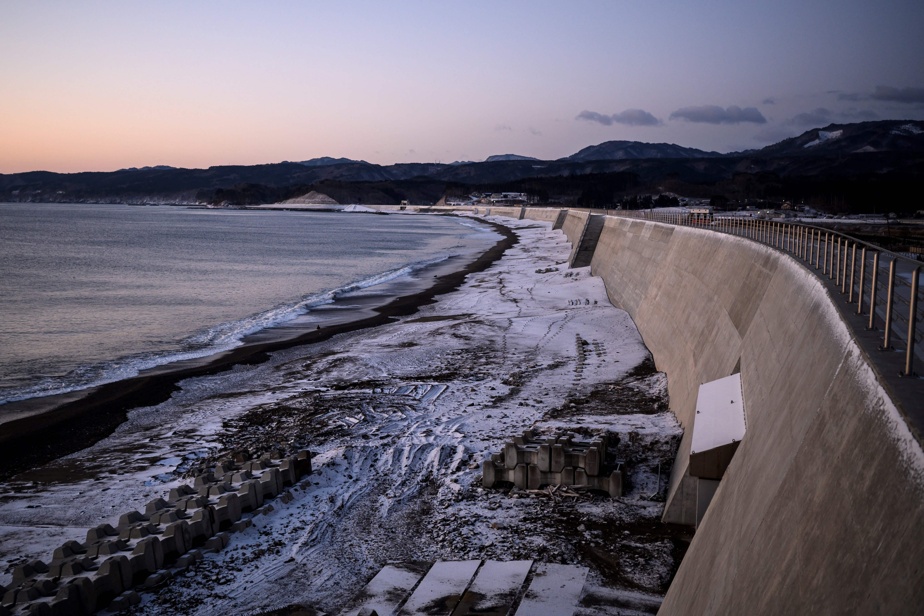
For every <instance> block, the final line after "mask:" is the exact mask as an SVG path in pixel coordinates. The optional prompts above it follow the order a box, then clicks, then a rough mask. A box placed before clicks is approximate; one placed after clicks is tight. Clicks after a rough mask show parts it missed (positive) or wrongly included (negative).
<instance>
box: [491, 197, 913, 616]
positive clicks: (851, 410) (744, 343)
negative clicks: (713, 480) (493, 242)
mask: <svg viewBox="0 0 924 616" xmlns="http://www.w3.org/2000/svg"><path fill="white" fill-rule="evenodd" d="M478 213H480V214H488V213H490V214H491V215H500V216H509V217H514V218H526V219H534V220H543V221H548V222H552V223H553V225H554V226H555V227H556V228H561V229H562V230H563V232H564V233H565V235H566V236H567V237H568V239H569V240H570V241H571V243H572V246H573V247H574V250H573V251H572V262H573V261H574V260H575V257H577V255H578V253H579V252H580V251H581V250H582V249H583V250H584V251H585V255H586V251H587V249H588V248H590V249H591V253H592V254H591V257H590V258H589V260H588V262H589V264H590V266H591V271H592V273H593V274H594V275H597V276H600V277H601V278H602V279H603V281H604V282H605V284H606V289H607V294H608V296H609V298H610V300H611V301H612V303H613V304H614V305H616V306H618V307H620V308H623V309H624V310H626V311H627V312H628V313H629V314H630V315H631V316H632V318H633V319H634V321H635V323H636V325H637V326H638V328H639V331H640V332H641V334H642V337H643V338H644V340H645V343H646V345H647V346H648V348H649V349H650V351H651V352H652V354H653V356H654V358H655V362H656V363H657V365H658V369H660V370H663V371H665V372H666V373H667V375H668V388H669V394H670V404H671V408H672V410H673V412H674V413H675V415H676V416H677V418H678V419H679V420H680V422H681V423H682V424H683V426H684V428H685V432H684V438H683V441H682V443H681V446H680V451H679V453H678V458H677V460H676V462H675V464H674V470H673V475H672V478H671V485H670V491H669V497H668V503H667V505H666V507H665V513H664V519H665V521H672V522H681V523H688V524H691V525H692V524H694V523H695V524H697V530H696V535H695V537H694V539H693V542H692V544H691V546H690V549H689V551H688V552H687V554H686V557H685V558H684V561H683V563H682V564H681V567H680V569H679V571H678V573H677V575H676V577H675V579H674V581H673V583H672V584H671V587H670V589H669V591H668V593H667V596H666V598H665V601H664V604H663V606H662V609H661V613H665V614H704V613H727V614H743V613H775V614H778V613H816V612H824V613H890V614H894V613H914V612H916V611H917V609H918V608H919V606H920V605H921V604H922V603H924V584H921V583H920V581H921V578H922V572H921V566H922V565H921V563H922V562H924V540H922V538H921V537H922V535H921V528H924V453H922V449H921V444H920V441H919V440H918V437H916V436H915V434H914V432H913V430H912V429H911V428H909V425H908V424H907V423H906V422H905V419H904V417H903V412H907V411H914V409H906V408H899V407H898V405H899V403H897V402H896V400H897V399H898V398H899V397H895V396H890V394H889V388H888V387H887V386H884V385H883V382H884V381H883V378H882V377H881V374H879V372H878V371H877V368H876V366H875V365H874V362H873V360H871V358H870V357H869V356H868V355H867V353H866V352H865V351H864V350H863V349H862V348H861V346H860V345H859V344H858V342H857V339H856V336H855V335H854V333H852V331H851V330H850V329H849V328H848V326H847V324H846V322H845V321H844V320H843V319H842V318H841V316H840V313H839V312H838V310H837V308H836V306H835V304H834V302H835V301H837V298H835V297H832V295H831V294H830V292H829V290H828V289H827V288H826V286H825V284H824V282H823V281H822V280H821V279H819V278H818V277H817V276H816V275H815V274H814V273H812V272H811V271H810V270H809V269H808V268H806V267H805V266H804V265H802V264H800V263H799V262H798V261H796V260H795V259H793V258H791V257H789V256H787V255H786V254H785V253H783V252H781V251H779V250H776V249H774V248H771V247H769V246H766V245H763V244H760V243H758V242H755V241H752V240H749V239H745V238H741V237H734V236H729V235H724V234H720V233H716V232H714V231H711V230H707V229H696V228H685V227H678V226H673V225H668V224H662V223H658V222H651V221H643V220H630V219H626V218H619V217H609V216H607V217H601V216H596V215H592V214H589V213H587V212H579V211H568V212H567V213H566V214H565V215H564V216H562V215H561V210H556V209H548V208H489V209H484V208H481V209H479V210H478ZM591 221H593V222H594V223H595V224H597V225H601V228H600V229H599V236H598V237H597V238H596V240H595V241H594V242H593V243H594V245H593V246H592V247H589V246H586V245H585V246H583V248H582V246H581V244H582V243H584V244H586V243H587V242H586V239H587V231H588V227H589V226H590V223H591ZM733 373H740V374H741V384H742V393H743V396H744V407H745V412H746V419H747V434H746V436H745V437H744V439H743V441H742V442H741V444H740V446H739V447H738V450H737V452H736V453H735V455H734V457H733V459H732V460H731V463H730V465H729V466H728V469H727V470H726V472H725V474H724V477H723V478H722V480H721V482H720V483H719V485H718V488H717V490H716V491H715V494H714V497H713V498H712V500H711V503H710V504H709V506H708V509H706V510H705V512H704V515H702V516H701V518H699V519H697V518H698V512H697V502H696V494H695V485H696V484H695V481H694V480H693V478H691V476H690V474H689V454H690V441H691V435H692V427H693V424H694V420H695V411H696V399H697V392H698V390H699V386H700V384H702V383H705V382H709V381H713V380H716V379H719V378H722V377H725V376H728V375H729V374H733ZM909 386H915V387H918V386H919V385H918V384H917V383H910V384H909ZM905 398H906V399H907V397H905ZM911 400H914V397H911ZM917 400H918V404H921V402H920V400H921V398H917ZM911 404H914V402H912V403H911ZM905 406H907V403H905ZM918 410H919V409H918ZM906 414H907V413H906ZM699 513H702V512H699Z"/></svg>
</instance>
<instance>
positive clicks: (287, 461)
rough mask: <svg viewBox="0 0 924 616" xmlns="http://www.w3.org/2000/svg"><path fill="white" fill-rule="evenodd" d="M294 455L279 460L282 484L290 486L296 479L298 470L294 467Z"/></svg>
mask: <svg viewBox="0 0 924 616" xmlns="http://www.w3.org/2000/svg"><path fill="white" fill-rule="evenodd" d="M296 465H297V463H296V460H295V457H289V458H283V459H282V460H280V461H279V475H280V476H281V477H282V485H284V486H287V487H288V486H292V485H295V483H296V482H297V481H298V471H297V469H296Z"/></svg>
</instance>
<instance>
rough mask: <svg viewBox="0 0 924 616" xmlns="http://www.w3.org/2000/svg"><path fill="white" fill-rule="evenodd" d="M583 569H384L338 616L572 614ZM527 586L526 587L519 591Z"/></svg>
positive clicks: (508, 565)
mask: <svg viewBox="0 0 924 616" xmlns="http://www.w3.org/2000/svg"><path fill="white" fill-rule="evenodd" d="M586 576H587V569H586V568H585V567H577V566H572V565H556V564H548V563H536V564H534V562H533V561H531V560H515V561H495V560H489V561H484V562H482V561H478V560H465V561H441V562H437V563H434V564H433V565H432V566H429V567H428V565H427V564H425V563H409V564H401V565H388V566H386V567H384V568H383V569H382V570H381V571H379V573H378V574H377V575H376V576H375V577H374V578H372V580H371V581H370V582H369V583H368V584H367V585H366V587H365V588H364V589H363V590H362V592H361V593H360V594H359V595H358V596H357V597H356V598H355V599H354V600H353V602H351V604H350V605H351V607H350V608H348V609H347V610H346V611H344V612H342V614H343V616H360V615H362V614H368V615H371V614H376V615H377V616H424V615H427V616H432V615H437V614H443V615H445V616H474V615H475V614H479V615H481V616H508V615H510V614H512V613H513V612H512V610H513V606H514V605H516V602H517V600H518V599H520V605H519V607H518V608H517V612H516V614H517V616H571V615H572V614H574V612H575V609H576V608H577V606H578V602H579V600H580V598H581V593H582V591H583V588H584V579H585V578H586ZM527 584H528V588H526V589H525V591H524V587H525V586H526V585H527Z"/></svg>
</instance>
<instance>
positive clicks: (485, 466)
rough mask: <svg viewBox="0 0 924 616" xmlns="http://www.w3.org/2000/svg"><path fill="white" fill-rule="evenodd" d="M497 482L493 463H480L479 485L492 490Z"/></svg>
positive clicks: (488, 461)
mask: <svg viewBox="0 0 924 616" xmlns="http://www.w3.org/2000/svg"><path fill="white" fill-rule="evenodd" d="M496 480H497V478H496V473H495V472H494V462H492V461H491V460H485V461H484V462H482V463H481V485H482V486H483V487H485V488H493V487H494V482H495V481H496Z"/></svg>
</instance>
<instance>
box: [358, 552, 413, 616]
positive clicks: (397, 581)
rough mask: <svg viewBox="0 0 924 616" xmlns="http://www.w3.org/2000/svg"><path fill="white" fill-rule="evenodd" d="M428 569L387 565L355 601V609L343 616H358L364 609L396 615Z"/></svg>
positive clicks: (382, 614)
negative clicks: (399, 607)
mask: <svg viewBox="0 0 924 616" xmlns="http://www.w3.org/2000/svg"><path fill="white" fill-rule="evenodd" d="M426 569H427V567H426V565H424V564H419V565H418V564H413V563H409V564H400V565H385V566H384V567H382V570H381V571H379V572H378V573H377V574H376V576H375V577H374V578H372V579H371V580H369V583H368V584H366V586H365V588H363V590H362V592H361V593H360V594H359V596H358V597H357V598H356V599H355V600H354V601H353V605H354V607H352V608H350V609H348V610H347V611H345V612H343V616H358V615H359V613H360V612H361V611H362V610H363V609H368V610H374V611H375V613H376V614H380V615H381V616H386V615H388V616H390V615H391V614H394V613H395V612H396V611H397V610H398V606H399V605H401V602H402V601H403V600H404V598H405V597H406V596H408V595H409V594H411V591H412V590H414V587H415V586H417V583H418V582H420V580H421V578H423V576H424V573H425V571H426Z"/></svg>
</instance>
